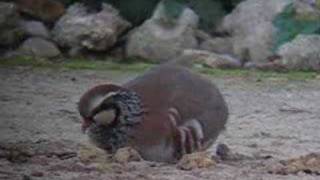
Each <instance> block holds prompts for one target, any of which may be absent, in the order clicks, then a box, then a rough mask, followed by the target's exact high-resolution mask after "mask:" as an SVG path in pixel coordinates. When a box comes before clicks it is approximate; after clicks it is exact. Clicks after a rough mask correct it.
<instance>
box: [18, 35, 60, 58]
mask: <svg viewBox="0 0 320 180" xmlns="http://www.w3.org/2000/svg"><path fill="white" fill-rule="evenodd" d="M60 54H61V53H60V51H59V49H58V48H57V46H56V45H55V44H54V43H52V42H50V41H48V40H46V39H42V38H38V37H35V38H29V39H27V40H26V41H24V42H23V43H22V45H21V46H20V48H19V49H18V51H17V52H16V55H19V56H32V57H37V58H54V57H58V56H59V55H60Z"/></svg>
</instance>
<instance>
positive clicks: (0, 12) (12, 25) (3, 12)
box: [0, 2, 24, 47]
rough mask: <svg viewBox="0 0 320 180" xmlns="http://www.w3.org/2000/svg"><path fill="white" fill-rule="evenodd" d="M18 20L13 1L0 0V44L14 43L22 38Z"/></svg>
mask: <svg viewBox="0 0 320 180" xmlns="http://www.w3.org/2000/svg"><path fill="white" fill-rule="evenodd" d="M19 21H20V16H19V14H18V13H17V7H16V6H15V5H14V4H13V3H5V2H0V46H5V47H7V46H11V45H15V44H16V43H17V42H19V41H20V40H21V39H22V38H23V36H24V33H23V30H22V29H21V28H20V26H19Z"/></svg>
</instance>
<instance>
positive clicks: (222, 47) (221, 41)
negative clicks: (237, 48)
mask: <svg viewBox="0 0 320 180" xmlns="http://www.w3.org/2000/svg"><path fill="white" fill-rule="evenodd" d="M200 49H202V50H207V51H210V52H215V53H219V54H233V44H232V38H230V37H216V38H209V39H206V40H205V41H203V42H202V43H201V44H200Z"/></svg>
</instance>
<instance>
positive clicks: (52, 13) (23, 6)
mask: <svg viewBox="0 0 320 180" xmlns="http://www.w3.org/2000/svg"><path fill="white" fill-rule="evenodd" d="M16 3H17V5H18V7H19V10H20V11H21V12H23V13H26V14H28V15H30V16H32V17H34V18H37V19H40V20H42V21H45V22H55V21H56V20H57V19H58V18H59V17H60V16H61V15H63V13H64V12H65V9H64V5H63V4H62V3H60V2H59V1H55V0H16Z"/></svg>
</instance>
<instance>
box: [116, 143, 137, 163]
mask: <svg viewBox="0 0 320 180" xmlns="http://www.w3.org/2000/svg"><path fill="white" fill-rule="evenodd" d="M113 159H114V160H115V161H116V162H118V163H128V162H131V161H140V160H141V159H142V158H141V156H140V154H139V153H138V152H137V151H136V150H135V149H133V148H131V147H125V148H121V149H118V150H117V152H116V153H115V154H114V156H113Z"/></svg>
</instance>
